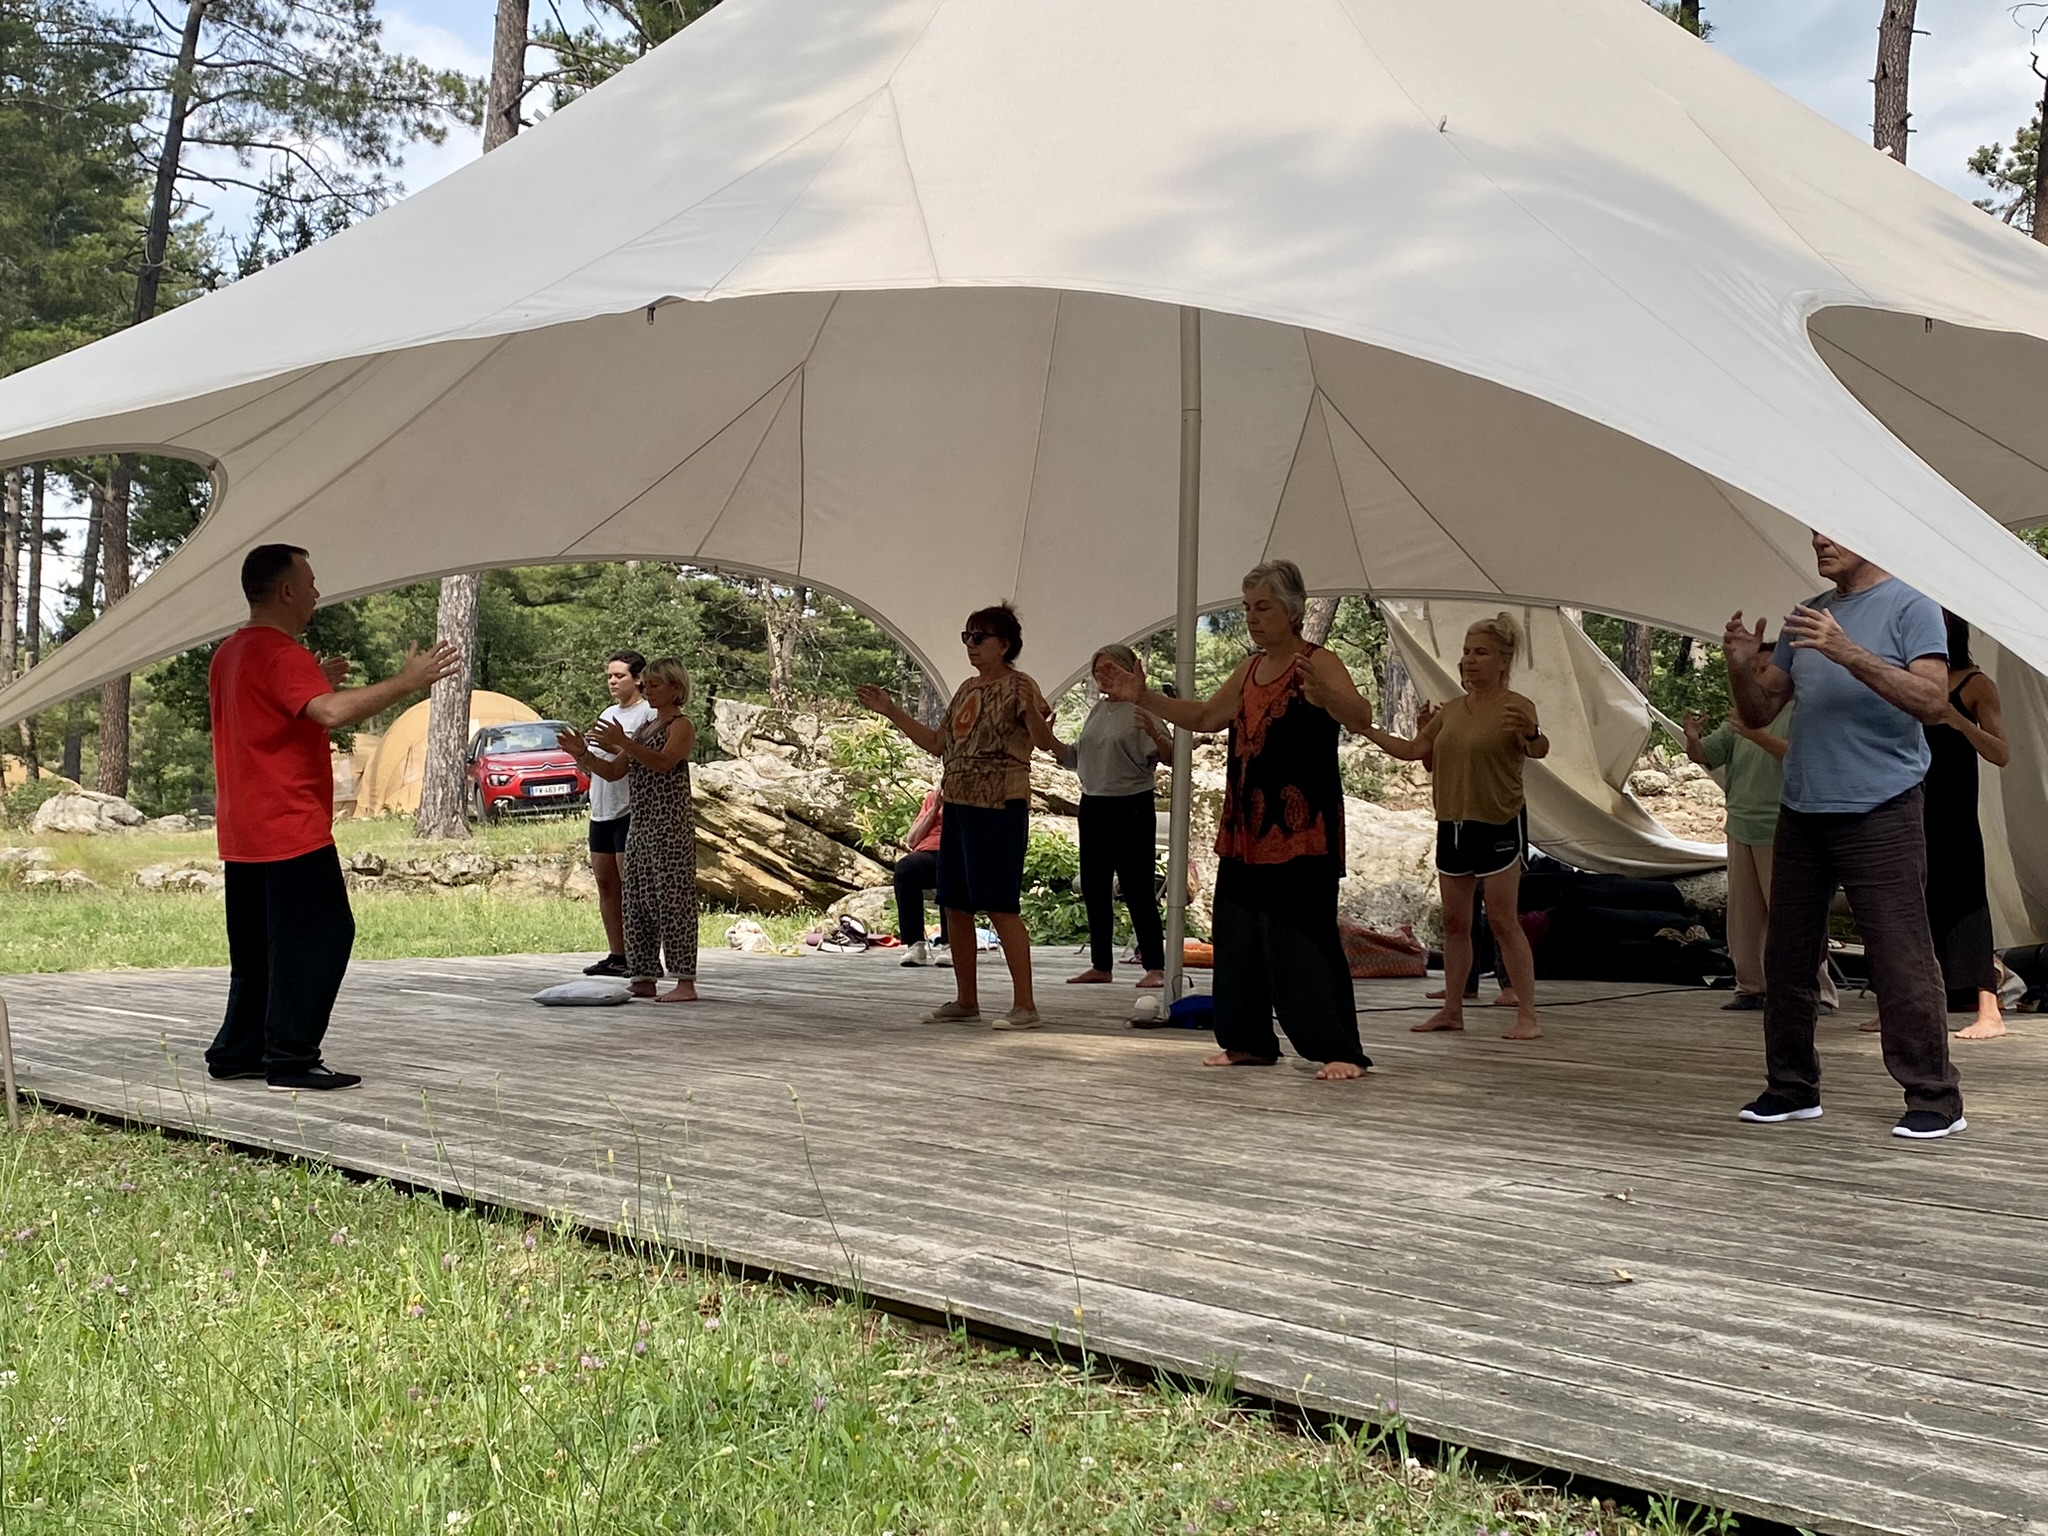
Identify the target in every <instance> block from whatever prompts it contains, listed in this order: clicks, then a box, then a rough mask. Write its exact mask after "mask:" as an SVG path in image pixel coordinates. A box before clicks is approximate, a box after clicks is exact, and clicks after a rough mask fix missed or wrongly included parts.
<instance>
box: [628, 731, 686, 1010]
mask: <svg viewBox="0 0 2048 1536" xmlns="http://www.w3.org/2000/svg"><path fill="white" fill-rule="evenodd" d="M676 718H677V720H680V719H681V718H682V717H681V716H677V717H676ZM668 732H669V726H667V725H664V724H662V722H661V721H660V720H659V719H654V720H650V721H648V722H647V723H646V724H645V725H643V726H641V727H640V729H639V730H638V731H636V732H634V735H633V739H634V740H635V741H637V742H638V743H639V744H640V745H641V746H643V747H650V748H652V749H654V750H655V751H659V750H660V749H661V747H662V744H663V743H664V742H666V741H667V740H668ZM626 782H627V783H628V784H629V785H630V786H631V788H632V792H633V793H632V806H633V820H632V822H631V824H630V825H629V826H628V827H627V829H626V870H625V891H624V902H625V918H626V974H627V975H628V976H631V977H632V978H633V979H634V980H636V981H640V980H651V979H656V978H659V977H660V976H661V975H662V974H663V972H662V968H661V962H662V959H663V957H664V954H665V955H666V958H667V960H668V974H669V975H672V976H675V977H677V978H678V979H679V980H683V981H693V980H695V979H696V976H697V815H696V812H695V810H694V809H693V808H692V807H691V805H690V764H689V760H688V759H687V758H686V759H684V760H683V761H682V762H679V763H677V764H676V765H675V767H673V768H671V769H670V770H669V771H668V772H667V773H659V772H657V771H656V770H654V769H652V768H649V767H647V766H646V765H645V764H643V763H640V762H637V761H631V760H629V761H628V763H627V766H626Z"/></svg>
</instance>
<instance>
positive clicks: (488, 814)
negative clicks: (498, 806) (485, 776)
mask: <svg viewBox="0 0 2048 1536" xmlns="http://www.w3.org/2000/svg"><path fill="white" fill-rule="evenodd" d="M469 819H470V820H471V821H473V822H477V823H479V824H482V825H489V824H490V823H491V822H494V821H496V820H497V819H498V813H497V811H496V810H495V809H494V808H492V807H491V806H490V805H489V804H488V803H486V801H485V800H484V787H483V786H482V785H481V784H472V785H470V786H469Z"/></svg>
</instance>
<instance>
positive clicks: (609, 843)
mask: <svg viewBox="0 0 2048 1536" xmlns="http://www.w3.org/2000/svg"><path fill="white" fill-rule="evenodd" d="M632 825H633V813H632V812H631V811H628V812H627V813H626V814H625V815H623V816H610V817H607V818H606V819H605V820H603V821H593V822H592V823H591V824H590V851H591V852H592V853H608V854H610V855H611V856H612V857H613V858H620V857H623V856H624V854H625V852H626V832H627V829H629V828H630V827H631V826H632Z"/></svg>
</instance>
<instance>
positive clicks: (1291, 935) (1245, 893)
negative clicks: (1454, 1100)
mask: <svg viewBox="0 0 2048 1536" xmlns="http://www.w3.org/2000/svg"><path fill="white" fill-rule="evenodd" d="M1307 606H1308V592H1307V589H1306V587H1305V586H1304V585H1303V582H1302V578H1301V569H1300V567H1298V566H1297V565H1295V563H1294V562H1293V561H1291V560H1272V561H1268V562H1267V563H1266V564H1264V565H1260V566H1257V567H1255V568H1254V569H1253V570H1252V571H1251V572H1250V573H1249V574H1248V575H1246V577H1245V579H1244V617H1245V627H1246V629H1247V630H1248V631H1249V632H1250V634H1251V638H1252V642H1253V644H1255V645H1257V646H1258V647H1259V650H1258V651H1257V652H1256V653H1255V654H1254V655H1253V656H1252V657H1251V658H1250V659H1249V660H1248V661H1246V662H1245V663H1244V664H1243V665H1242V666H1240V667H1239V668H1238V669H1237V670H1236V671H1235V672H1233V673H1232V674H1231V675H1230V681H1228V682H1227V683H1225V684H1224V685H1223V686H1222V687H1221V688H1219V689H1218V690H1217V691H1216V693H1215V694H1214V696H1212V697H1211V698H1208V699H1206V700H1204V699H1170V698H1166V697H1163V696H1162V695H1159V694H1156V693H1153V692H1152V691H1151V690H1150V689H1148V688H1146V687H1145V686H1144V683H1143V681H1142V679H1141V678H1139V677H1138V676H1137V675H1136V674H1134V673H1120V674H1118V675H1116V676H1114V677H1111V678H1109V679H1108V681H1109V682H1110V684H1111V686H1110V687H1109V688H1108V689H1106V690H1105V691H1106V692H1108V693H1109V694H1110V696H1111V697H1112V698H1126V699H1129V700H1130V701H1131V702H1133V703H1135V704H1138V705H1139V706H1140V707H1142V708H1144V709H1146V710H1148V711H1150V712H1151V713H1152V714H1155V715H1157V716H1159V717H1160V718H1161V719H1163V720H1169V721H1171V722H1172V723H1173V724H1175V725H1178V726H1183V727H1185V728H1186V729H1188V730H1191V731H1218V730H1221V729H1223V728H1224V727H1225V726H1228V727H1229V728H1230V761H1229V767H1228V769H1227V771H1226V777H1225V781H1224V794H1223V815H1222V820H1221V824H1220V826H1219V827H1218V829H1217V834H1216V853H1217V856H1218V859H1219V860H1220V862H1219V865H1218V868H1217V873H1216V894H1215V899H1214V901H1213V902H1212V904H1211V905H1212V915H1213V917H1214V924H1213V931H1214V937H1215V946H1216V1043H1217V1045H1218V1046H1220V1047H1221V1049H1220V1050H1218V1051H1217V1052H1216V1054H1215V1055H1213V1056H1210V1057H1208V1058H1207V1059H1206V1061H1205V1063H1204V1065H1207V1066H1212V1067H1252V1066H1270V1065H1272V1063H1273V1062H1275V1061H1276V1060H1278V1059H1279V1056H1280V1042H1279V1040H1278V1039H1277V1038H1276V1037H1275V1036H1274V1034H1273V1020H1274V1017H1275V1015H1276V1014H1277V1015H1278V1017H1279V1021H1280V1027H1281V1029H1283V1030H1285V1031H1286V1033H1287V1039H1288V1043H1289V1044H1291V1045H1292V1046H1293V1047H1294V1049H1295V1051H1296V1052H1297V1053H1298V1054H1299V1055H1301V1056H1302V1057H1304V1058H1306V1059H1307V1060H1310V1061H1316V1062H1321V1063H1322V1066H1321V1069H1320V1070H1319V1071H1318V1072H1317V1073H1316V1076H1317V1077H1318V1078H1319V1079H1322V1080H1323V1081H1326V1082H1331V1081H1341V1080H1345V1079H1349V1078H1356V1077H1361V1076H1363V1075H1364V1073H1365V1069H1366V1068H1367V1067H1369V1066H1371V1065H1372V1062H1371V1059H1370V1058H1369V1057H1367V1056H1366V1054H1365V1052H1364V1051H1363V1050H1362V1049H1361V1048H1360V1047H1359V1043H1358V1008H1357V1005H1356V1002H1355V1001H1354V998H1353V995H1352V991H1351V967H1350V965H1349V964H1348V963H1347V962H1346V960H1345V958H1344V945H1343V943H1342V941H1341V940H1340V939H1339V938H1338V936H1337V882H1338V880H1339V879H1340V878H1342V876H1343V874H1344V788H1343V784H1342V782H1341V781H1340V780H1339V778H1338V774H1337V735H1338V728H1337V722H1336V720H1334V719H1333V718H1332V717H1331V713H1330V708H1331V706H1332V705H1337V706H1339V707H1353V706H1355V708H1357V709H1365V708H1366V706H1365V701H1364V700H1363V699H1362V698H1360V697H1359V694H1358V689H1357V688H1356V686H1354V685H1353V683H1352V681H1351V674H1350V673H1349V672H1347V671H1345V669H1344V664H1343V663H1342V662H1341V661H1339V660H1338V659H1337V658H1336V657H1335V656H1333V655H1331V654H1330V652H1328V651H1326V650H1324V649H1323V648H1322V647H1321V646H1317V645H1311V644H1310V643H1309V642H1308V641H1306V640H1304V639H1302V637H1301V620H1302V613H1303V611H1304V610H1305V609H1306V607H1307Z"/></svg>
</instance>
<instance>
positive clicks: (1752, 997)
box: [1721, 992, 1764, 1013]
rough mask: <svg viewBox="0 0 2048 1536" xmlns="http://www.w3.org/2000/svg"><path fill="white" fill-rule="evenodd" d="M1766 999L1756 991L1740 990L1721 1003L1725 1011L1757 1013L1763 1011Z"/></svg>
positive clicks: (1722, 1009)
mask: <svg viewBox="0 0 2048 1536" xmlns="http://www.w3.org/2000/svg"><path fill="white" fill-rule="evenodd" d="M1763 1006H1764V1000H1763V998H1762V997H1760V996H1759V995H1758V994H1756V993H1754V992H1738V993H1736V994H1735V995H1734V996H1733V997H1731V998H1729V999H1728V1001H1727V1002H1725V1003H1723V1004H1722V1005H1721V1011H1722V1012H1723V1013H1756V1012H1759V1011H1761V1009H1762V1008H1763Z"/></svg>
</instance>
